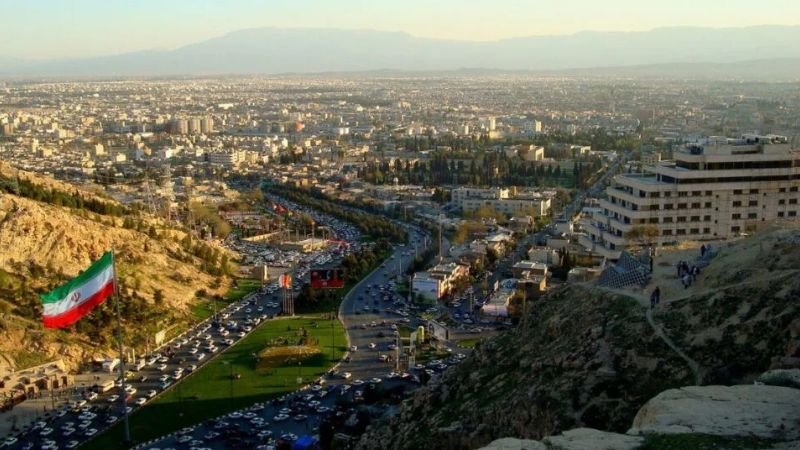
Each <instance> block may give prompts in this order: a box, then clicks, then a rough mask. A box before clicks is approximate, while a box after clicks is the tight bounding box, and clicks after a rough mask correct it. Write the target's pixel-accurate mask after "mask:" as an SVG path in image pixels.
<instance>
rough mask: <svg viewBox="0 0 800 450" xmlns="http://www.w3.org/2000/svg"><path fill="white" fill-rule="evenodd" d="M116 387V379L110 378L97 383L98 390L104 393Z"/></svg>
mask: <svg viewBox="0 0 800 450" xmlns="http://www.w3.org/2000/svg"><path fill="white" fill-rule="evenodd" d="M112 389H114V380H108V381H105V382H103V383H99V384H98V385H97V392H98V393H100V394H102V393H104V392H108V391H110V390H112Z"/></svg>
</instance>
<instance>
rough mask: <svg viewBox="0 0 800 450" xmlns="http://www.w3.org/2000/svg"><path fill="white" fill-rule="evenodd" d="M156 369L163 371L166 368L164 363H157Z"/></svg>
mask: <svg viewBox="0 0 800 450" xmlns="http://www.w3.org/2000/svg"><path fill="white" fill-rule="evenodd" d="M156 369H158V370H160V371H161V372H163V371H165V370H167V365H166V364H159V365H158V366H156Z"/></svg>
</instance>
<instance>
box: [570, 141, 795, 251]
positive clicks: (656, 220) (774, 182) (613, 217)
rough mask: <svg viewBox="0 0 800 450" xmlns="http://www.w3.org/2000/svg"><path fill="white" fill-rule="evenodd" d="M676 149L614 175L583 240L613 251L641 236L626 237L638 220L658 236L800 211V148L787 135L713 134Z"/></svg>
mask: <svg viewBox="0 0 800 450" xmlns="http://www.w3.org/2000/svg"><path fill="white" fill-rule="evenodd" d="M673 156H674V161H661V162H659V163H658V164H657V165H655V166H652V167H647V168H646V170H647V173H644V174H622V175H618V176H617V177H615V178H614V182H613V183H612V185H611V186H609V187H608V188H607V189H606V193H607V197H608V198H607V199H603V200H601V201H600V208H601V210H600V211H599V212H597V213H594V214H592V216H591V217H590V218H585V219H584V220H583V222H582V225H583V228H584V230H585V231H586V232H587V236H588V237H584V238H583V239H582V243H583V244H584V246H586V247H592V248H594V249H599V250H601V251H602V250H603V249H605V250H612V251H616V252H618V251H619V250H621V249H623V248H625V247H627V246H630V245H633V244H639V243H642V241H641V240H639V241H638V242H636V241H633V240H632V239H629V238H628V233H630V232H631V230H632V229H634V227H637V226H639V227H640V228H639V230H641V229H643V228H644V227H642V226H652V227H647V228H650V230H651V231H654V232H655V231H657V234H658V237H657V238H656V242H655V243H658V242H673V241H683V240H712V239H724V238H729V237H732V236H735V235H738V234H739V233H742V232H745V231H752V230H756V229H758V228H760V227H762V226H764V225H766V224H768V223H769V222H770V221H774V220H776V219H777V220H780V219H797V217H798V214H800V206H799V205H798V200H799V199H800V193H798V188H799V187H800V150H797V149H792V148H791V146H790V144H789V142H788V140H787V138H786V137H784V136H776V135H767V136H759V135H744V136H742V137H741V138H739V139H728V138H719V137H712V138H707V139H704V140H702V141H699V142H694V143H690V144H686V145H685V146H684V147H683V148H681V149H679V150H677V151H675V152H674V153H673ZM653 228H654V229H653Z"/></svg>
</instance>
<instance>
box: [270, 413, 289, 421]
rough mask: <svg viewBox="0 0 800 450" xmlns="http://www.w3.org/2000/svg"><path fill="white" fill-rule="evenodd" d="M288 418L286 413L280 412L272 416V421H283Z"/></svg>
mask: <svg viewBox="0 0 800 450" xmlns="http://www.w3.org/2000/svg"><path fill="white" fill-rule="evenodd" d="M288 418H289V415H288V414H283V413H280V414H278V415H276V416H275V417H273V418H272V420H273V421H274V422H283V421H284V420H286V419H288Z"/></svg>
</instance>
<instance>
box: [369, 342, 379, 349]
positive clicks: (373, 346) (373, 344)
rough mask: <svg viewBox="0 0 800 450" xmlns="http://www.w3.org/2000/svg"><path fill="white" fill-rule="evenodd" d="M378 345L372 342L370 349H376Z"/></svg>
mask: <svg viewBox="0 0 800 450" xmlns="http://www.w3.org/2000/svg"><path fill="white" fill-rule="evenodd" d="M376 347H377V345H375V343H374V342H370V343H369V348H370V350H375V348H376Z"/></svg>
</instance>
